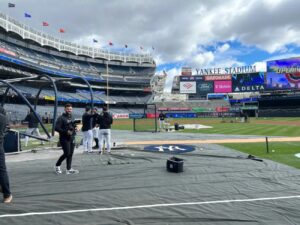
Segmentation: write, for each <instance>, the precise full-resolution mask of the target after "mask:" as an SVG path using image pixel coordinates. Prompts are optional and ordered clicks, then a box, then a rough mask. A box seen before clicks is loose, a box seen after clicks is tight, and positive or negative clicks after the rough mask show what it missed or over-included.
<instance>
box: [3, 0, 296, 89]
mask: <svg viewBox="0 0 300 225" xmlns="http://www.w3.org/2000/svg"><path fill="white" fill-rule="evenodd" d="M9 2H10V3H14V4H15V5H16V7H15V8H8V7H7V6H8V3H9ZM299 9H300V1H298V0H226V1H224V0H151V1H150V0H149V1H147V0H12V1H5V0H1V1H0V11H1V12H3V13H6V14H9V16H11V17H13V18H15V19H17V20H19V21H21V22H23V23H26V24H27V25H30V26H32V27H33V28H35V29H37V30H42V29H43V31H44V32H47V33H49V34H51V35H54V36H57V37H60V36H62V37H63V38H64V39H66V40H69V41H72V42H76V43H80V44H84V45H89V46H95V47H101V48H108V43H109V41H111V42H113V43H114V46H113V48H115V49H114V50H118V51H126V52H138V53H151V54H153V57H154V58H155V60H156V63H157V73H158V74H160V73H162V71H163V70H165V71H166V72H167V73H168V75H169V79H168V83H170V81H171V78H172V77H173V76H174V75H177V74H179V73H180V68H181V67H182V66H190V67H192V68H194V69H196V68H212V67H230V66H242V65H252V64H256V65H258V66H259V68H262V69H263V68H264V62H265V61H267V60H270V59H275V58H285V57H293V56H299V55H300V48H299V46H300V20H299ZM25 12H26V13H28V14H30V15H31V16H32V17H31V18H30V19H28V18H25V17H24V13H25ZM43 21H45V22H47V23H49V27H44V28H43V27H42V22H43ZM60 28H63V29H65V31H66V33H64V34H60V33H59V32H58V31H59V29H60ZM93 39H96V40H98V43H96V44H95V43H93ZM125 44H127V45H128V49H125V48H124V46H125ZM140 47H143V50H141V49H140ZM152 47H154V50H153V49H152Z"/></svg>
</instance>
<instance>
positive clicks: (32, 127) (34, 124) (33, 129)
mask: <svg viewBox="0 0 300 225" xmlns="http://www.w3.org/2000/svg"><path fill="white" fill-rule="evenodd" d="M24 121H26V122H28V128H27V130H26V134H29V135H34V134H35V135H37V136H38V137H40V138H41V137H42V136H41V134H40V131H39V120H38V119H37V118H36V116H35V115H34V113H33V111H32V110H31V109H30V112H29V113H28V114H27V116H26V117H25V119H24ZM28 141H29V136H26V137H25V147H27V145H28ZM41 144H44V142H43V141H41Z"/></svg>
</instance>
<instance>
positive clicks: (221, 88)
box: [214, 80, 232, 93]
mask: <svg viewBox="0 0 300 225" xmlns="http://www.w3.org/2000/svg"><path fill="white" fill-rule="evenodd" d="M214 92H215V93H230V92H232V85H231V80H216V81H214Z"/></svg>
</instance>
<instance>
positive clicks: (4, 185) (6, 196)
mask: <svg viewBox="0 0 300 225" xmlns="http://www.w3.org/2000/svg"><path fill="white" fill-rule="evenodd" d="M6 125H7V120H6V112H5V110H4V109H3V107H1V106H0V191H1V192H2V193H3V202H4V203H11V201H12V194H11V192H10V188H9V179H8V175H7V170H6V164H5V154H4V148H3V139H4V134H5V129H6Z"/></svg>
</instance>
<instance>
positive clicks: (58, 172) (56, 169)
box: [54, 166, 62, 174]
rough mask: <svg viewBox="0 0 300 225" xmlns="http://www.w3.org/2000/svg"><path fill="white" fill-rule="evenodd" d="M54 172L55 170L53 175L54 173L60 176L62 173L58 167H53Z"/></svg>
mask: <svg viewBox="0 0 300 225" xmlns="http://www.w3.org/2000/svg"><path fill="white" fill-rule="evenodd" d="M54 170H55V173H56V174H62V171H61V168H60V166H55V167H54Z"/></svg>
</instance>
